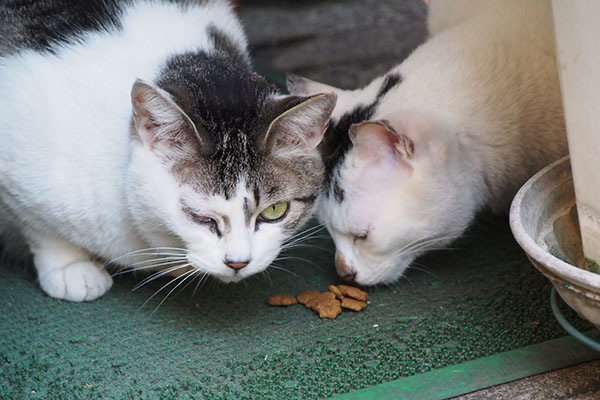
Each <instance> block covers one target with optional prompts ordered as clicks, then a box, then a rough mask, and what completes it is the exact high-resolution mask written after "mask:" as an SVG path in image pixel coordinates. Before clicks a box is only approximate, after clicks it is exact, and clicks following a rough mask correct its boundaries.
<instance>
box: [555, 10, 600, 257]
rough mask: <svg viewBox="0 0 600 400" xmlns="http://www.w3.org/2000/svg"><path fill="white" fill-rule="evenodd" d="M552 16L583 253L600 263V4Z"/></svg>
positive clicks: (564, 11) (560, 12) (557, 11)
mask: <svg viewBox="0 0 600 400" xmlns="http://www.w3.org/2000/svg"><path fill="white" fill-rule="evenodd" d="M552 12H553V17H554V30H555V38H556V49H557V57H558V64H559V74H560V84H561V90H562V96H563V105H564V109H565V119H566V124H567V135H568V140H569V153H570V154H571V166H572V169H573V179H574V183H575V195H576V198H577V211H578V214H579V222H580V225H581V234H582V239H583V249H584V253H585V255H586V257H588V258H591V259H593V260H595V261H596V262H599V263H600V0H552Z"/></svg>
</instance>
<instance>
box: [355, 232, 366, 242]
mask: <svg viewBox="0 0 600 400" xmlns="http://www.w3.org/2000/svg"><path fill="white" fill-rule="evenodd" d="M368 235H369V231H366V232H361V233H359V234H356V235H353V239H354V240H353V241H354V242H356V241H357V240H367V237H368Z"/></svg>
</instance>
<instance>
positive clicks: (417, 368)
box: [0, 217, 590, 399]
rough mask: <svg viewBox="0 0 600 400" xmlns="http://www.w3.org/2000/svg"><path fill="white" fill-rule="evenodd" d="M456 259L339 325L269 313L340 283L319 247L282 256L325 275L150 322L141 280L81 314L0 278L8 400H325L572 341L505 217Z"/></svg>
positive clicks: (431, 267) (252, 283) (205, 300)
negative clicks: (281, 301) (287, 296)
mask: <svg viewBox="0 0 600 400" xmlns="http://www.w3.org/2000/svg"><path fill="white" fill-rule="evenodd" d="M313 244H315V243H313ZM316 244H317V245H318V246H325V247H329V248H331V244H330V243H329V242H328V241H327V240H326V239H322V240H321V241H320V242H317V243H316ZM454 247H455V249H454V250H448V251H441V252H437V253H435V254H432V255H430V256H427V257H425V258H422V259H420V260H419V263H420V264H422V265H424V267H423V266H421V267H418V268H419V269H417V268H415V269H413V270H411V271H409V273H408V274H407V276H406V278H405V279H403V280H402V281H400V282H399V283H398V284H397V285H394V286H392V287H380V288H370V289H369V290H368V291H369V296H370V305H369V307H367V309H366V310H365V311H363V312H361V313H352V312H344V313H342V315H340V316H339V317H338V318H337V319H336V320H334V321H329V320H325V321H323V320H320V319H319V318H318V317H317V316H316V315H315V314H314V313H312V312H311V311H309V310H307V309H305V308H304V307H301V306H294V307H291V308H287V309H281V308H270V307H268V306H266V305H265V299H266V298H267V297H268V296H269V295H272V294H275V293H278V292H283V293H291V294H297V293H299V292H301V291H304V290H307V289H314V288H318V289H321V290H325V289H326V287H327V285H328V284H329V283H332V282H335V281H336V277H335V273H334V270H333V266H332V254H330V253H327V252H316V249H314V248H309V249H305V252H304V253H288V254H287V255H290V256H294V255H295V256H301V257H306V258H309V259H310V261H311V262H313V263H315V264H318V265H319V266H320V267H315V266H313V265H311V264H309V263H306V262H302V261H299V260H295V259H292V260H286V261H280V262H278V265H280V266H282V267H285V268H287V269H289V270H290V271H291V272H292V273H293V274H295V275H292V274H289V273H286V272H283V271H279V270H276V269H272V270H271V271H270V272H269V274H268V276H267V275H260V276H257V277H255V278H252V279H250V280H248V281H246V282H242V283H240V284H236V285H222V284H219V283H217V282H213V281H209V282H208V283H206V284H205V285H204V286H203V287H202V288H201V289H199V290H198V292H197V293H196V295H195V296H193V297H192V292H193V287H192V286H193V285H192V286H191V287H189V288H188V289H186V290H185V291H183V292H181V293H178V294H177V295H176V296H172V297H171V298H170V299H168V300H167V301H166V302H165V303H164V304H163V305H162V306H161V307H160V308H159V309H158V310H157V311H156V312H155V313H154V314H152V315H151V313H152V311H153V310H154V308H155V307H156V305H157V304H158V303H159V302H160V301H161V300H162V293H161V294H159V295H158V296H156V297H155V298H154V299H152V300H151V301H150V302H149V303H148V304H146V305H145V306H143V307H142V304H143V303H144V301H145V300H146V299H148V298H149V297H150V296H151V295H152V294H153V293H154V292H155V291H156V290H158V289H160V288H161V287H162V286H163V285H164V284H165V283H166V281H161V282H153V283H151V284H149V285H147V286H144V287H143V288H142V289H140V290H138V291H135V292H131V289H132V288H133V287H134V286H135V283H136V281H138V280H139V279H137V280H136V279H135V278H133V277H122V278H120V279H118V280H117V281H116V283H115V286H114V288H113V289H112V290H111V292H110V293H108V294H107V295H106V296H104V297H103V298H101V299H99V300H97V301H94V302H91V303H84V304H73V303H67V302H64V301H59V300H54V299H51V298H48V297H47V296H45V295H44V294H43V293H42V292H41V291H40V290H39V288H38V287H37V285H36V283H35V281H34V279H33V277H32V275H31V273H28V272H25V271H23V270H22V269H20V268H16V267H14V266H7V265H2V266H0V310H2V311H1V315H0V398H1V399H21V398H45V399H61V398H64V399H72V398H90V399H96V398H117V399H120V398H124V399H176V398H182V399H187V398H201V397H204V398H274V399H282V398H286V399H287V398H323V397H328V396H332V395H334V394H339V393H347V392H349V391H351V390H353V389H358V388H364V387H368V386H372V385H375V384H380V383H382V382H386V381H391V380H394V379H398V378H399V377H401V376H409V375H413V374H417V373H423V372H426V371H430V370H432V369H434V368H442V367H446V366H448V365H455V364H459V363H462V362H464V361H468V360H474V359H478V358H481V357H485V356H489V355H491V354H496V353H500V352H503V351H507V350H511V349H515V348H519V347H523V346H526V345H530V344H534V343H540V342H542V341H545V340H549V339H553V338H558V337H561V336H564V331H563V330H562V328H560V327H559V325H558V324H557V323H556V321H555V320H554V318H553V316H552V313H551V311H550V305H549V302H548V294H549V291H550V285H549V283H548V282H547V281H546V280H545V278H543V277H542V276H541V275H540V274H539V273H538V272H537V271H536V270H535V269H534V268H533V267H532V266H530V264H529V263H528V262H527V260H526V258H525V256H524V255H523V254H522V252H521V250H520V249H519V248H518V246H517V245H516V244H515V243H514V241H513V239H512V236H511V234H510V231H509V229H508V224H507V221H506V220H505V218H490V217H486V218H483V219H482V221H480V222H479V223H478V224H477V225H476V227H475V228H474V229H473V230H472V231H470V232H469V236H468V237H466V238H464V239H462V240H461V241H459V242H458V243H456V245H455V246H454ZM286 262H287V264H286ZM422 269H424V270H422ZM567 316H568V317H569V320H570V321H579V320H578V319H577V318H574V317H573V315H572V314H568V315H567ZM576 326H577V327H578V329H580V330H588V329H590V327H589V325H587V324H585V323H583V322H581V321H579V322H578V323H577V324H576Z"/></svg>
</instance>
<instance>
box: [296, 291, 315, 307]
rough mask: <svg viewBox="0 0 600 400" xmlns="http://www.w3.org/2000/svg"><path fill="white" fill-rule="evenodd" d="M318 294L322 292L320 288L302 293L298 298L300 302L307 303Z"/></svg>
mask: <svg viewBox="0 0 600 400" xmlns="http://www.w3.org/2000/svg"><path fill="white" fill-rule="evenodd" d="M318 294H320V293H319V291H318V290H309V291H308V292H304V293H300V294H299V295H298V297H296V298H297V299H298V303H300V304H304V305H306V302H307V301H308V300H309V299H311V298H312V297H314V296H315V295H318Z"/></svg>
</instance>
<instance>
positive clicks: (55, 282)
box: [39, 261, 113, 301]
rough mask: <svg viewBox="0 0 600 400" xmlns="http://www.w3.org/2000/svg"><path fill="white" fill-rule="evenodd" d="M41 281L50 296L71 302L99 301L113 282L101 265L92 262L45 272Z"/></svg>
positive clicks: (76, 263) (40, 278)
mask: <svg viewBox="0 0 600 400" xmlns="http://www.w3.org/2000/svg"><path fill="white" fill-rule="evenodd" d="M39 281H40V286H41V287H42V289H44V291H45V292H46V293H47V294H48V295H49V296H52V297H56V298H58V299H63V300H69V301H90V300H94V299H97V298H98V297H100V296H102V295H103V294H104V293H106V292H107V291H108V289H110V287H111V286H112V282H113V281H112V278H111V277H110V275H109V274H108V272H106V271H105V270H104V269H103V268H102V266H101V265H100V264H98V263H93V262H91V261H77V262H74V263H72V264H68V265H66V266H64V267H62V268H57V269H53V270H51V271H45V272H44V273H43V274H41V275H40V276H39Z"/></svg>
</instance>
